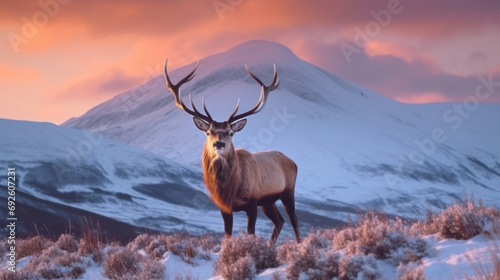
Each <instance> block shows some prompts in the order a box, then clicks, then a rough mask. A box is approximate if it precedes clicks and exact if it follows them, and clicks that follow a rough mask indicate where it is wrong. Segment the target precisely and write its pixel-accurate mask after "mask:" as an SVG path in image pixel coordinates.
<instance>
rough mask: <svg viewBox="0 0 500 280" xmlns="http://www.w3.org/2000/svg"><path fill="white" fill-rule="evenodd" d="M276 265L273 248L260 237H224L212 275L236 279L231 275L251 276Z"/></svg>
mask: <svg viewBox="0 0 500 280" xmlns="http://www.w3.org/2000/svg"><path fill="white" fill-rule="evenodd" d="M277 265H278V259H277V253H276V248H275V246H274V245H268V244H267V243H266V242H265V241H263V240H262V239H261V238H260V237H258V236H256V235H243V236H240V237H226V238H224V239H223V240H222V245H221V250H220V251H219V259H218V260H217V261H215V263H214V273H215V274H220V275H222V276H223V277H224V278H225V279H238V278H236V277H235V276H232V275H234V274H235V273H242V275H243V274H244V272H248V273H247V274H245V275H253V274H254V273H256V272H260V271H262V270H264V269H266V268H269V267H276V266H277ZM252 267H255V269H252ZM252 271H253V274H252V273H251V272H252ZM249 279H250V278H249Z"/></svg>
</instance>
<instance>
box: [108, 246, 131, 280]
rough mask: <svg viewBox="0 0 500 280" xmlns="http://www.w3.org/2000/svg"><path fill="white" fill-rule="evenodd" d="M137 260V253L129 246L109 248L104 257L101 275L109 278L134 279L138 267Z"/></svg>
mask: <svg viewBox="0 0 500 280" xmlns="http://www.w3.org/2000/svg"><path fill="white" fill-rule="evenodd" d="M139 260H140V256H139V254H137V252H135V251H132V250H130V249H129V248H124V249H121V250H116V249H113V250H110V251H108V252H107V254H106V256H105V258H104V265H103V268H104V272H103V275H104V276H106V277H107V278H109V279H134V278H135V275H136V274H137V273H138V272H139V269H140V268H139Z"/></svg>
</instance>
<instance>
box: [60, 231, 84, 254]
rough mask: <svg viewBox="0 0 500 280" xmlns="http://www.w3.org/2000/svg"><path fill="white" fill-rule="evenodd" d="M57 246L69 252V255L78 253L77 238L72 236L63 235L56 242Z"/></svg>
mask: <svg viewBox="0 0 500 280" xmlns="http://www.w3.org/2000/svg"><path fill="white" fill-rule="evenodd" d="M56 245H57V246H59V248H61V250H64V251H67V252H69V253H75V252H78V246H79V243H78V241H77V240H76V239H75V237H74V236H73V235H71V234H62V235H61V236H59V239H57V241H56Z"/></svg>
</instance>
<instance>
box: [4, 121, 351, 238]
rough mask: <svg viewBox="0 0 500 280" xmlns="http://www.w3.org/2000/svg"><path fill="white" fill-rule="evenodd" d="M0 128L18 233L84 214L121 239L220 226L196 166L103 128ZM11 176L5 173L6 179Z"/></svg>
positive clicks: (57, 226)
mask: <svg viewBox="0 0 500 280" xmlns="http://www.w3.org/2000/svg"><path fill="white" fill-rule="evenodd" d="M0 131H6V132H8V133H6V134H4V135H2V137H0V147H2V149H1V150H0V169H1V170H7V168H15V169H16V177H17V194H16V201H17V202H16V203H17V210H16V211H17V217H18V218H19V228H18V230H19V233H23V234H26V233H30V232H32V233H33V232H34V231H35V229H34V226H33V223H34V224H36V225H37V226H38V227H39V228H40V230H45V227H47V231H48V232H47V233H48V234H49V235H53V234H61V233H64V232H65V231H66V230H67V228H68V226H69V223H68V220H71V221H72V222H71V223H72V224H73V228H78V225H79V221H81V220H82V219H83V218H84V217H87V218H91V219H93V220H94V221H96V220H98V221H100V224H101V227H102V228H103V231H105V233H108V234H109V236H110V237H112V238H121V239H122V240H124V241H127V240H128V238H130V237H135V235H134V234H137V233H138V232H141V231H142V232H144V231H146V232H151V230H155V231H163V232H174V231H179V230H186V231H189V232H190V233H191V234H204V233H207V232H222V229H223V221H222V218H221V217H220V213H219V210H218V209H217V208H216V207H215V206H214V205H213V204H212V203H211V202H210V201H209V199H208V196H207V194H206V191H205V189H204V186H203V183H202V178H201V173H199V172H196V171H192V170H190V169H187V168H186V167H184V166H182V165H180V164H178V163H176V162H174V161H172V160H170V159H167V158H165V157H162V156H159V155H155V154H154V153H152V152H149V151H145V150H142V149H139V148H135V147H131V146H127V145H124V144H122V143H119V142H115V141H113V140H110V139H108V138H106V137H103V136H102V135H99V134H95V133H90V132H86V131H82V130H77V129H72V128H66V127H59V126H56V125H53V124H50V123H35V122H26V121H13V120H5V119H0ZM6 175H7V171H5V175H3V176H2V175H0V180H2V182H6ZM6 196H7V192H4V193H2V194H0V197H3V198H6ZM6 209H7V207H5V208H3V210H2V211H6ZM351 211H352V209H351ZM299 213H301V214H302V215H303V216H305V217H310V221H309V222H308V223H302V225H303V226H304V228H303V230H304V231H307V229H308V228H309V227H310V226H318V225H319V224H327V225H329V226H332V225H335V224H336V223H337V224H338V221H335V220H334V219H331V218H325V217H321V216H315V215H314V214H312V213H309V212H306V211H303V210H301V211H300V212H299ZM4 215H5V216H7V213H4ZM262 216H263V215H262ZM260 219H262V218H260ZM264 219H265V218H264ZM265 220H266V221H265V222H264V221H262V222H259V223H258V225H257V231H258V232H259V233H262V234H266V235H267V234H268V233H269V232H270V230H271V226H270V221H268V220H267V219H265ZM245 227H246V216H245V215H244V213H240V214H239V215H236V216H235V231H238V230H240V229H244V228H245ZM6 230H7V228H5V229H1V230H0V232H4V231H6ZM76 232H77V233H78V232H79V230H78V229H77V230H76ZM291 232H292V231H291V230H289V231H288V233H289V234H291Z"/></svg>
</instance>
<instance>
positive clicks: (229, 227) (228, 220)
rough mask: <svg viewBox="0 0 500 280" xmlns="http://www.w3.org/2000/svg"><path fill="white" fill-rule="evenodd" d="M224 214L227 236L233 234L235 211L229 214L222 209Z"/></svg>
mask: <svg viewBox="0 0 500 280" xmlns="http://www.w3.org/2000/svg"><path fill="white" fill-rule="evenodd" d="M220 213H221V214H222V219H223V220H224V232H225V233H226V236H231V235H232V234H233V213H231V214H227V213H226V212H224V211H220Z"/></svg>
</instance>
